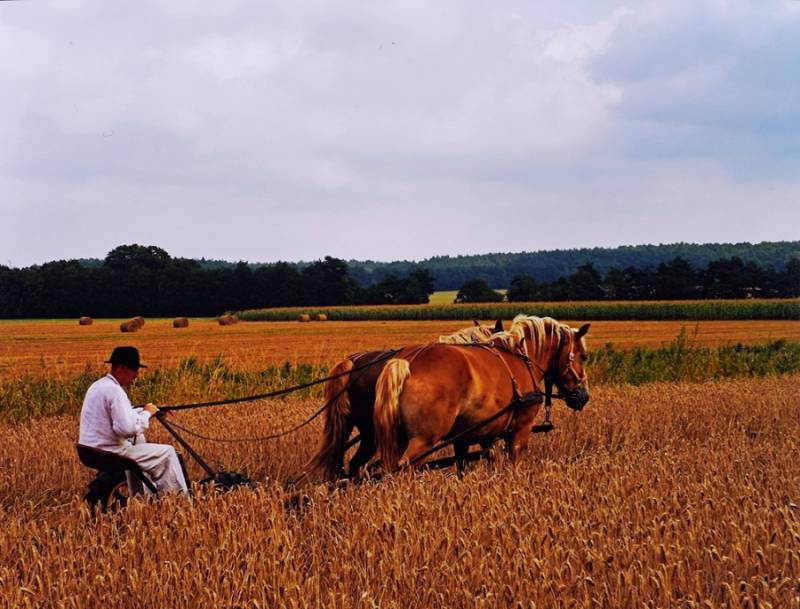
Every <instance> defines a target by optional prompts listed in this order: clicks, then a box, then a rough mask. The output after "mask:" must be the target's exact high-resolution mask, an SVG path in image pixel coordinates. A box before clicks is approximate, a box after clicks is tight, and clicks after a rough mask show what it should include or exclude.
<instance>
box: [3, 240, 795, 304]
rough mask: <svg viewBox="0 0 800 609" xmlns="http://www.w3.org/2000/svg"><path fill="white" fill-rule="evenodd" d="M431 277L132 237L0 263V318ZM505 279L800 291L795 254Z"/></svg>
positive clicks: (352, 294)
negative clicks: (204, 254) (223, 259)
mask: <svg viewBox="0 0 800 609" xmlns="http://www.w3.org/2000/svg"><path fill="white" fill-rule="evenodd" d="M434 281H435V275H434V273H433V272H432V271H431V270H430V269H428V268H425V267H422V266H413V267H409V268H408V270H407V272H405V273H404V274H399V273H394V272H390V273H387V274H384V275H383V276H382V278H381V279H380V280H379V281H377V282H375V283H372V284H368V285H365V284H362V283H360V282H359V281H357V280H356V279H355V278H354V277H353V275H352V273H351V269H350V267H349V265H348V263H347V262H345V261H344V260H340V259H337V258H333V257H330V256H328V257H325V258H324V259H322V260H318V261H315V262H312V263H307V264H304V265H297V264H291V263H287V262H279V263H276V264H271V265H260V266H256V267H253V266H252V265H250V264H248V263H246V262H239V263H237V264H235V265H231V266H216V267H214V268H206V267H204V266H203V264H202V263H201V262H199V261H197V260H190V259H186V258H172V257H171V256H170V255H169V254H168V253H167V252H166V251H164V250H163V249H161V248H159V247H155V246H142V245H137V244H133V245H122V246H119V247H117V248H115V249H113V250H112V251H111V252H109V253H108V255H107V256H106V257H105V259H104V260H102V261H101V262H98V263H97V264H89V265H87V264H85V263H82V262H81V261H77V260H60V261H55V262H48V263H46V264H43V265H37V266H31V267H27V268H23V269H13V268H8V267H4V266H0V317H2V318H37V317H38V318H41V317H78V316H81V315H90V316H93V317H129V316H132V315H144V316H149V317H160V316H173V315H187V316H213V315H218V314H219V313H221V312H223V311H230V310H243V309H251V308H264V307H288V306H309V307H320V306H332V305H356V304H422V303H426V302H428V297H429V295H430V294H432V293H433V291H434ZM507 285H508V293H507V298H508V300H511V301H526V300H550V301H558V300H631V299H635V300H640V299H643V300H647V299H666V300H671V299H684V298H744V297H751V296H755V297H794V296H798V295H800V258H796V257H793V258H791V259H790V260H789V261H788V262H787V263H786V264H785V265H784V268H783V269H781V270H777V269H775V268H773V267H768V268H762V267H761V266H759V265H758V264H757V263H754V262H745V261H743V260H742V259H741V258H739V257H736V256H734V257H731V258H723V259H719V260H715V261H712V262H711V263H709V264H708V266H707V267H705V268H702V269H696V268H695V267H693V266H692V265H691V264H690V263H689V262H688V261H686V260H684V259H682V258H680V257H678V258H675V259H673V260H671V261H669V262H666V263H661V264H659V265H658V266H656V267H652V268H637V267H632V266H631V267H626V268H624V269H617V268H611V269H609V270H608V271H607V272H606V273H605V274H604V275H601V273H600V272H599V271H598V270H597V269H596V268H595V266H594V265H593V264H592V263H586V264H583V265H581V266H579V267H578V269H577V270H576V271H575V272H573V273H571V274H568V275H565V276H562V277H559V278H558V279H556V280H555V281H545V280H543V279H541V278H537V277H534V276H533V275H529V274H518V275H516V276H515V277H513V278H512V280H511V281H510V283H509V284H507ZM494 287H502V286H498V285H496V284H495V285H494ZM476 288H478V289H477V290H476ZM502 298H503V295H502V294H499V293H497V292H496V291H495V290H492V289H491V288H490V285H489V284H488V283H487V282H486V281H485V280H484V279H481V278H476V277H473V278H470V279H468V280H466V281H465V282H464V283H462V284H461V290H460V292H459V300H460V301H463V302H486V301H490V300H492V299H502Z"/></svg>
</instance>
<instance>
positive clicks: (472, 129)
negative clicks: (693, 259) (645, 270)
mask: <svg viewBox="0 0 800 609" xmlns="http://www.w3.org/2000/svg"><path fill="white" fill-rule="evenodd" d="M798 31H800V1H797V0H777V1H767V2H764V1H763V0H759V1H758V2H756V1H748V0H734V1H730V2H728V1H725V0H670V1H669V2H664V1H663V0H657V1H642V2H637V1H631V2H607V1H604V0H591V1H588V0H587V1H573V2H561V3H534V2H528V1H527V0H520V1H515V0H511V1H507V2H506V1H499V2H483V1H475V0H457V1H456V0H454V1H450V0H437V1H434V2H431V1H430V0H424V1H418V0H381V1H380V2H374V1H359V0H341V1H333V2H332V1H330V0H325V1H316V0H309V1H305V0H304V1H303V2H262V1H249V0H214V1H213V2H197V1H196V0H169V1H167V0H163V1H156V0H137V1H136V2H130V1H127V2H121V1H118V0H57V1H53V2H49V1H46V0H21V1H17V2H0V92H2V93H0V264H3V265H6V266H16V267H21V266H28V265H31V264H40V263H43V262H46V261H49V260H58V259H70V258H103V257H104V256H105V255H106V254H107V253H108V252H109V251H110V250H111V249H113V248H114V247H116V246H117V245H121V244H129V243H139V244H143V245H157V246H159V247H162V248H164V249H165V250H166V251H167V252H169V253H170V254H171V255H172V256H182V257H190V258H201V257H204V258H216V259H224V260H230V261H236V260H247V261H250V262H271V261H277V260H288V261H299V260H315V259H319V258H322V257H324V256H326V255H330V256H335V257H338V258H344V259H358V260H368V259H370V260H382V261H388V260H400V259H403V260H422V259H425V258H428V257H431V256H438V255H451V256H453V255H465V254H480V253H489V252H517V251H537V250H550V249H565V248H579V247H595V246H600V247H605V246H612V247H613V246H617V245H629V244H641V243H674V242H692V243H708V242H742V241H750V242H758V241H777V240H797V239H800V36H798V35H797V32H798Z"/></svg>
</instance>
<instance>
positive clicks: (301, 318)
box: [297, 313, 311, 321]
mask: <svg viewBox="0 0 800 609" xmlns="http://www.w3.org/2000/svg"><path fill="white" fill-rule="evenodd" d="M297 321H311V315H309V314H308V313H301V314H300V315H298V316H297Z"/></svg>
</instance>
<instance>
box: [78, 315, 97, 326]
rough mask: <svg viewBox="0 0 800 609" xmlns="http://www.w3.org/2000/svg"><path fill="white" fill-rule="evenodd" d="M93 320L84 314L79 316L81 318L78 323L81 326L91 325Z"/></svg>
mask: <svg viewBox="0 0 800 609" xmlns="http://www.w3.org/2000/svg"><path fill="white" fill-rule="evenodd" d="M93 321H94V320H93V319H92V318H91V317H89V316H88V315H84V316H83V317H81V318H80V319H79V320H78V325H81V326H91V325H92V323H93Z"/></svg>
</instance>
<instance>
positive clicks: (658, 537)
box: [0, 375, 800, 609]
mask: <svg viewBox="0 0 800 609" xmlns="http://www.w3.org/2000/svg"><path fill="white" fill-rule="evenodd" d="M798 382H800V376H798V375H793V376H776V377H771V378H768V379H735V380H725V381H712V382H705V383H670V384H657V383H656V384H649V385H643V386H640V387H630V386H623V387H595V388H593V390H592V399H591V401H590V402H589V404H588V406H587V407H586V409H585V410H584V411H583V412H581V413H573V412H571V411H568V410H567V409H566V408H565V407H563V406H562V405H557V406H556V407H555V409H554V415H555V424H556V429H555V431H553V432H551V433H550V434H548V435H546V436H536V437H534V438H533V439H532V441H531V443H530V446H529V450H528V452H527V453H526V454H525V455H524V457H523V458H522V460H521V461H520V462H519V463H518V464H516V465H511V464H510V463H508V462H507V461H506V460H505V458H504V457H503V456H502V455H501V456H499V457H498V459H497V461H496V463H495V464H494V465H493V466H490V465H489V464H486V463H478V464H475V465H474V466H473V467H472V468H471V469H470V470H469V471H468V472H467V474H466V475H465V477H464V478H463V479H458V477H456V476H455V474H454V473H453V472H452V471H448V470H444V471H430V472H422V473H417V474H411V473H403V474H399V475H395V476H392V477H390V478H388V479H384V480H382V481H380V482H371V483H366V484H363V485H360V486H356V487H350V488H347V487H344V488H339V489H336V490H334V491H332V492H329V491H328V489H327V488H326V487H324V486H322V485H319V484H317V483H315V481H313V480H310V481H307V482H306V483H304V486H303V490H304V492H306V493H307V494H308V496H309V497H310V499H311V503H310V504H309V505H307V506H306V507H305V508H303V509H302V510H300V511H297V510H287V509H285V507H284V499H285V497H286V493H287V491H286V489H285V483H286V481H287V480H289V479H291V478H293V477H294V476H296V475H297V474H299V473H300V472H301V471H302V470H303V467H304V463H305V462H306V460H307V459H308V458H309V457H310V456H311V454H312V453H313V450H314V448H315V445H316V441H317V438H318V436H319V427H318V426H316V424H314V425H312V426H310V427H307V428H304V429H303V430H301V431H300V432H298V433H297V434H296V435H293V436H289V437H287V438H283V439H281V440H278V441H274V442H268V443H256V442H245V443H227V444H219V443H212V442H207V441H199V440H198V441H197V442H196V447H197V448H198V449H199V450H200V452H201V453H202V454H203V455H205V456H207V457H208V458H209V460H210V461H211V462H212V463H213V464H215V465H217V466H220V467H226V468H228V469H234V470H240V471H245V472H246V473H248V474H249V475H250V476H251V477H252V478H253V479H255V480H257V481H258V482H259V488H258V489H257V490H255V491H248V490H237V491H234V492H232V493H229V494H224V495H215V494H208V493H204V492H202V491H201V492H200V493H199V494H198V496H196V497H195V498H194V500H192V501H191V502H189V501H188V500H185V499H182V498H179V497H168V498H166V499H163V500H160V501H158V502H146V501H139V502H134V503H133V504H132V505H130V506H129V507H128V508H126V509H124V510H122V511H121V512H119V513H117V514H106V515H101V516H99V517H98V518H97V519H96V520H95V519H93V518H92V516H91V515H90V514H89V512H88V510H87V509H86V508H85V507H84V505H83V503H82V499H81V494H82V492H83V490H84V487H85V484H86V483H87V481H88V480H89V478H90V473H89V471H88V470H86V469H85V468H83V467H82V466H80V465H79V464H78V462H77V460H76V458H75V453H74V447H73V444H72V443H73V441H74V438H75V437H76V433H77V419H76V418H75V417H50V418H43V419H38V420H32V421H29V422H27V423H25V424H24V425H15V424H10V423H0V445H1V446H2V447H3V450H2V453H0V471H2V476H3V481H4V484H3V485H2V488H0V519H2V522H3V526H2V528H0V605H2V606H5V607H67V608H79V607H81V608H94V607H103V608H108V609H112V608H117V607H119V608H131V607H142V608H145V607H147V608H153V607H172V608H180V607H230V608H233V607H241V608H244V607H247V608H256V607H260V608H263V607H333V608H335V607H342V608H355V607H359V608H360V607H365V608H366V607H385V608H395V607H396V608H398V609H399V608H420V609H422V608H431V607H459V608H460V607H470V608H472V607H503V608H506V607H526V608H527V607H565V608H567V607H609V608H611V607H617V608H618V607H710V608H713V607H736V608H738V607H751V608H755V607H776V608H777V607H781V608H798V607H800V465H799V464H798V458H797V454H798V449H799V448H800V392H799V391H798V390H797V387H798ZM317 406H318V403H317V402H316V401H313V400H286V401H268V402H266V401H265V402H259V403H256V404H249V405H245V406H230V407H223V408H219V409H211V410H207V411H192V412H187V413H174V414H173V415H171V416H172V417H173V420H174V421H176V422H181V423H183V424H186V425H189V426H191V427H196V428H199V429H202V430H203V432H204V433H205V434H208V435H217V436H220V437H222V438H229V439H230V438H235V437H244V436H253V435H258V434H262V433H269V432H271V431H275V430H278V429H284V428H286V427H287V426H289V425H291V424H292V423H294V422H297V421H300V420H302V419H303V418H304V417H305V416H307V415H308V414H309V413H310V412H313V410H314V409H315V408H316V407H317ZM157 427H158V425H157V424H154V425H153V430H152V433H151V434H150V436H151V438H150V439H151V440H153V439H156V440H167V436H165V435H164V432H163V429H157ZM190 473H191V475H192V476H193V477H197V476H199V475H200V472H199V471H198V469H197V468H196V467H193V468H192V469H191V470H190Z"/></svg>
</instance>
